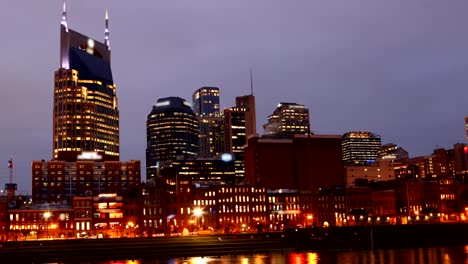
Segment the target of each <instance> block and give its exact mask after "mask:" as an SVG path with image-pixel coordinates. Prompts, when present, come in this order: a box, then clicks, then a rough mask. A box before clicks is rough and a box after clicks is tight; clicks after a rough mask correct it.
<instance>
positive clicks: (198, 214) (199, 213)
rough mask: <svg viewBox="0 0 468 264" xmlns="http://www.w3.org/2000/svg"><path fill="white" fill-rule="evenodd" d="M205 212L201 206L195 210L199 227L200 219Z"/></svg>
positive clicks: (194, 213)
mask: <svg viewBox="0 0 468 264" xmlns="http://www.w3.org/2000/svg"><path fill="white" fill-rule="evenodd" d="M202 214H203V210H202V209H201V208H200V207H197V208H195V209H194V210H193V215H195V217H196V218H197V228H199V224H200V221H199V220H198V219H199V218H200V216H201V215H202Z"/></svg>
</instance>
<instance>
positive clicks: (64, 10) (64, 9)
mask: <svg viewBox="0 0 468 264" xmlns="http://www.w3.org/2000/svg"><path fill="white" fill-rule="evenodd" d="M60 24H61V25H62V26H64V27H65V30H66V31H67V32H68V24H67V4H66V2H65V0H63V10H62V22H60Z"/></svg>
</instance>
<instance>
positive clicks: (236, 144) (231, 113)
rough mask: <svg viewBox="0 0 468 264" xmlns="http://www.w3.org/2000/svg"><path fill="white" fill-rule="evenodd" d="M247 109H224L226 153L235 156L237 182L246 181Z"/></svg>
mask: <svg viewBox="0 0 468 264" xmlns="http://www.w3.org/2000/svg"><path fill="white" fill-rule="evenodd" d="M246 111H247V109H246V108H242V107H231V108H227V109H224V112H223V116H224V144H225V151H226V152H229V153H232V154H233V155H234V166H235V169H236V177H237V179H238V180H237V181H238V182H240V181H243V180H244V145H245V144H246V143H247V137H246V134H247V128H246V124H247V121H246V119H245V118H246Z"/></svg>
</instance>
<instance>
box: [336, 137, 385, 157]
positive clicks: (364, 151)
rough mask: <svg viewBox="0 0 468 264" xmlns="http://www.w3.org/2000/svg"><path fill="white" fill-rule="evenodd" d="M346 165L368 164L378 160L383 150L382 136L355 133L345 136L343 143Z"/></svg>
mask: <svg viewBox="0 0 468 264" xmlns="http://www.w3.org/2000/svg"><path fill="white" fill-rule="evenodd" d="M341 146H342V151H343V161H344V163H345V164H348V165H352V164H361V165H362V164H366V163H369V162H374V161H375V160H376V159H377V155H378V152H379V150H380V149H381V148H382V142H381V139H380V136H378V135H376V134H373V133H371V132H363V131H359V132H356V131H353V132H348V133H346V134H344V135H343V137H342V141H341Z"/></svg>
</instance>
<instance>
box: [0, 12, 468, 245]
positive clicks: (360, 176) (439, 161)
mask: <svg viewBox="0 0 468 264" xmlns="http://www.w3.org/2000/svg"><path fill="white" fill-rule="evenodd" d="M108 23H109V19H108V15H107V12H106V20H105V35H104V42H99V41H97V40H94V39H92V38H89V37H88V36H85V35H83V34H81V33H79V32H76V31H73V30H72V29H70V28H69V27H68V23H67V14H66V10H65V6H64V9H63V15H62V21H61V26H60V31H61V35H60V42H61V45H60V47H61V48H60V68H59V69H58V70H57V71H56V72H55V74H54V77H55V78H54V91H53V92H54V105H53V153H52V159H51V160H49V161H45V160H37V161H32V167H31V172H32V175H31V181H32V195H31V196H30V197H29V196H16V195H15V194H14V185H13V184H12V183H9V184H7V195H6V196H1V197H0V215H1V217H0V232H1V233H0V238H1V239H2V240H7V239H8V240H13V239H38V238H46V237H49V238H82V237H90V236H91V237H122V236H128V237H134V236H155V235H162V234H166V235H168V234H187V233H190V232H205V233H212V232H220V233H232V232H259V231H281V230H282V229H283V228H284V227H288V226H344V225H368V224H416V223H427V222H441V221H442V222H450V221H465V220H468V219H466V217H468V185H466V184H465V183H466V181H465V178H466V175H467V173H468V147H467V146H466V145H465V144H460V143H458V144H455V145H454V147H453V149H440V148H439V149H436V150H434V152H433V153H432V154H431V155H427V156H422V157H413V158H410V157H409V154H408V152H407V151H405V150H404V149H403V148H401V147H399V146H398V145H396V144H386V145H382V142H381V138H380V136H378V135H376V134H374V133H371V132H368V131H351V132H348V133H345V134H344V135H322V134H314V133H312V132H311V131H312V130H311V127H310V121H309V110H308V109H307V108H306V107H305V106H304V105H302V104H298V103H292V102H281V103H279V104H278V105H277V107H276V109H274V110H273V112H272V114H271V115H269V116H268V122H267V123H266V124H264V125H263V129H264V131H263V133H261V134H260V133H258V132H257V129H256V127H257V125H256V124H257V121H256V110H255V96H254V95H253V89H252V92H251V94H249V95H244V96H239V97H237V98H236V100H235V105H234V106H232V107H229V108H226V109H221V108H220V89H219V88H218V87H201V88H199V89H197V90H196V91H195V92H194V93H193V96H192V102H191V103H190V102H188V101H187V100H185V99H183V98H179V97H165V98H159V99H157V100H156V103H155V104H154V105H153V106H152V107H150V106H149V107H148V108H149V110H150V111H149V114H148V116H147V123H146V129H147V148H146V179H145V178H144V177H142V175H141V163H140V161H138V160H129V161H120V159H119V156H120V150H119V144H120V142H119V140H120V139H119V109H118V100H117V93H116V91H117V86H116V84H115V83H114V81H113V76H112V71H111V63H110V62H111V52H110V42H109V41H110V40H109V28H108V26H109V24H108ZM251 88H252V87H251ZM466 120H467V121H466V124H467V139H468V119H466ZM142 151H143V150H142ZM11 168H13V163H11Z"/></svg>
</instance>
